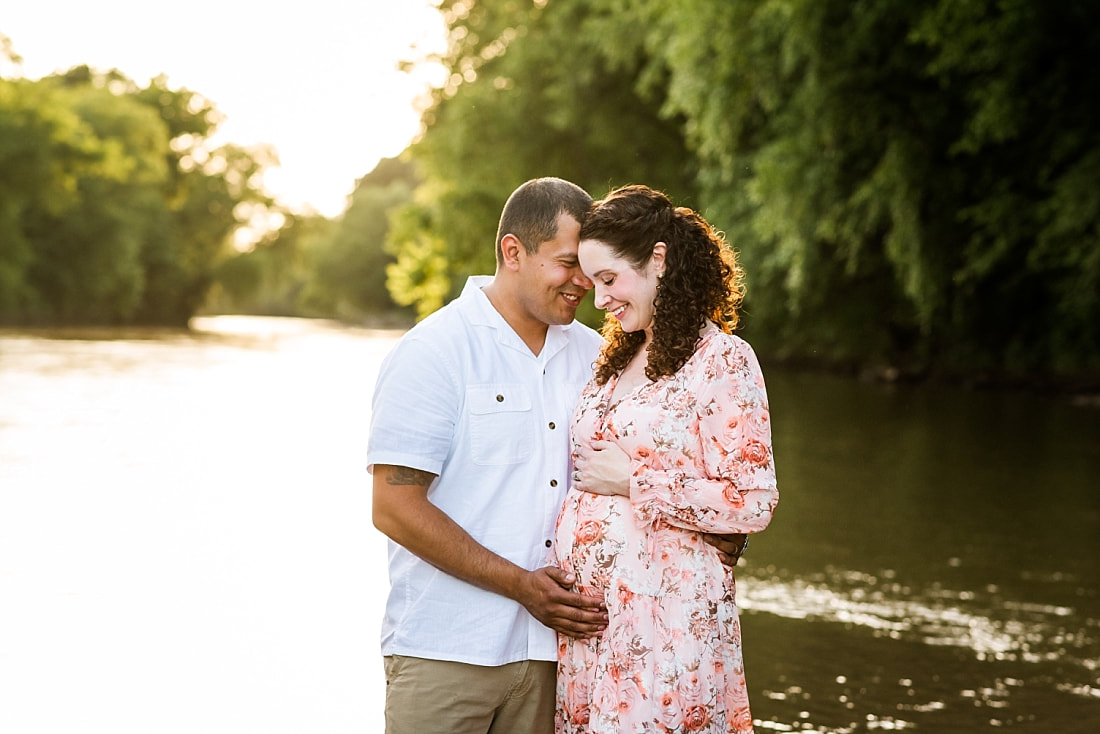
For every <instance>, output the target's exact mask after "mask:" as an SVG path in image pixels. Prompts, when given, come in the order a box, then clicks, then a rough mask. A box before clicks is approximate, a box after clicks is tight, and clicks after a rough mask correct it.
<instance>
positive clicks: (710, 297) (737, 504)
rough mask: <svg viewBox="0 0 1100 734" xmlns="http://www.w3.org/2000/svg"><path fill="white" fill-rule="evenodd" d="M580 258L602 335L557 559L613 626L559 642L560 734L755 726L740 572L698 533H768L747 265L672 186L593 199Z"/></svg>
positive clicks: (771, 506)
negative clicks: (746, 318) (742, 325)
mask: <svg viewBox="0 0 1100 734" xmlns="http://www.w3.org/2000/svg"><path fill="white" fill-rule="evenodd" d="M579 258H580V264H581V268H582V269H583V270H584V273H585V275H586V276H587V277H588V278H589V279H590V280H592V281H593V283H594V284H595V292H596V306H597V307H599V308H601V309H604V310H605V311H606V312H607V317H606V321H605V324H604V327H603V333H604V336H605V337H606V339H607V341H606V344H605V345H604V347H603V350H602V352H601V354H600V358H599V360H598V361H597V364H596V372H595V375H594V377H593V379H592V380H591V381H590V382H589V384H588V385H587V387H586V388H585V390H584V392H583V394H582V396H581V399H580V402H579V404H578V407H577V410H576V414H575V416H574V420H573V426H572V446H573V460H574V466H575V468H576V472H575V473H574V476H573V480H574V481H573V483H572V486H571V488H570V490H569V492H568V494H567V497H566V500H565V504H564V507H563V509H562V513H561V516H560V518H559V520H558V528H557V543H556V548H557V553H558V564H559V565H560V566H561V568H563V569H564V570H565V571H568V572H572V573H574V574H575V575H576V579H577V581H576V590H577V591H579V592H581V593H584V594H592V595H599V596H603V598H604V599H605V602H606V605H607V609H608V615H609V624H608V627H607V629H606V630H605V631H604V633H603V634H602V635H600V636H598V637H594V638H590V639H574V638H570V637H566V636H559V662H558V691H557V719H556V727H557V731H558V732H563V733H564V732H598V733H608V734H610V733H611V732H614V733H615V734H618V733H620V732H713V733H718V732H722V733H731V732H735V733H737V734H745V732H752V716H751V714H750V713H749V701H748V694H747V691H746V688H745V675H744V667H743V665H742V657H741V630H740V624H739V621H738V614H737V606H736V602H735V600H734V578H733V570H732V569H731V568H727V567H726V566H723V565H722V563H721V561H720V560H719V557H718V553H717V551H716V550H715V549H714V548H712V547H711V546H709V545H708V544H707V543H706V542H704V540H703V539H702V535H703V534H704V533H757V532H760V531H761V530H763V529H764V528H765V527H767V525H768V523H769V521H770V520H771V517H772V513H773V512H774V510H775V506H776V504H777V502H778V493H777V490H776V481H775V468H774V464H773V462H772V451H771V426H770V423H769V413H768V400H767V394H766V392H765V388H764V380H763V377H762V376H761V372H760V367H759V364H758V363H757V360H756V356H755V354H754V353H753V351H752V349H751V348H750V347H749V345H748V344H747V343H746V342H745V341H743V340H742V339H740V338H739V337H736V336H733V335H732V334H731V333H730V332H731V331H732V329H733V328H734V327H735V326H736V325H737V321H738V307H739V305H740V301H741V297H742V293H743V288H742V285H741V279H742V276H743V272H742V270H741V268H740V266H739V265H738V264H737V261H736V259H735V256H734V254H733V252H732V251H731V250H730V249H729V247H728V246H727V245H726V243H725V242H724V241H723V240H722V238H721V237H720V236H719V235H718V234H717V233H716V232H715V231H714V230H713V228H712V227H711V226H710V225H709V224H708V223H707V222H706V221H705V220H704V219H702V217H700V216H699V215H698V214H696V213H695V212H693V211H692V210H690V209H686V208H683V207H674V206H673V205H672V204H671V203H670V202H669V200H668V198H667V197H665V195H664V194H662V193H660V192H658V191H654V190H653V189H650V188H647V187H645V186H627V187H623V188H621V189H617V190H615V191H613V192H611V193H610V194H609V195H608V196H607V197H606V198H604V199H603V200H601V201H598V202H596V203H595V204H594V205H593V208H592V210H591V211H590V212H589V215H588V217H587V219H586V220H585V222H584V224H583V226H582V229H581V244H580V251H579Z"/></svg>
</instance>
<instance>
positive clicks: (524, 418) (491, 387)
mask: <svg viewBox="0 0 1100 734" xmlns="http://www.w3.org/2000/svg"><path fill="white" fill-rule="evenodd" d="M466 413H467V417H468V421H469V429H470V447H471V450H472V453H473V460H474V463H475V464H484V465H500V464H518V463H519V462H521V461H523V460H525V459H526V458H528V457H529V456H530V455H531V452H532V451H533V450H534V448H535V446H534V436H535V415H534V412H533V411H532V409H531V396H530V394H529V393H528V392H527V389H526V388H525V387H524V386H523V385H519V384H507V383H494V384H487V385H471V386H469V387H467V388H466Z"/></svg>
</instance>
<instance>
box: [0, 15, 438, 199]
mask: <svg viewBox="0 0 1100 734" xmlns="http://www.w3.org/2000/svg"><path fill="white" fill-rule="evenodd" d="M443 31H444V29H443V22H442V19H441V18H440V15H439V12H438V11H437V10H436V9H435V7H434V5H433V4H432V3H431V1H430V0H311V1H310V2H308V3H293V4H288V3H271V2H260V0H192V1H191V2H189V3H187V4H186V5H178V4H170V3H169V4H165V3H150V2H147V1H146V0H91V2H89V1H88V0H59V1H58V2H13V3H7V4H6V6H5V8H4V12H3V14H0V35H5V36H7V37H8V38H9V39H10V40H11V44H12V48H13V50H14V51H15V53H17V54H18V55H19V56H21V57H22V58H23V64H22V67H21V68H19V67H17V68H16V69H15V73H14V74H13V73H12V72H11V70H9V69H6V68H5V69H3V73H4V76H9V77H10V76H25V77H27V78H31V79H37V78H39V77H42V76H45V75H48V74H51V73H53V72H55V71H65V70H67V69H69V68H71V67H73V66H77V65H80V64H87V65H88V66H90V67H92V68H93V69H96V70H99V71H107V70H110V69H112V68H116V69H118V70H119V71H121V72H122V73H123V74H125V75H126V76H128V77H130V78H131V79H133V80H134V81H136V82H137V83H138V84H140V85H145V84H146V83H147V82H148V81H149V80H150V79H151V78H153V77H155V76H157V75H159V74H164V75H166V76H167V77H168V84H169V86H170V87H172V88H181V87H183V88H187V89H190V90H192V91H194V92H198V93H200V94H202V95H203V96H204V97H206V98H207V99H209V100H211V101H212V102H213V103H214V105H215V106H216V107H217V108H218V110H219V111H220V112H221V113H222V114H223V115H225V117H226V120H225V122H223V123H222V125H221V127H220V128H219V130H218V134H217V136H216V137H215V138H214V140H213V142H214V143H216V144H220V143H225V142H232V143H235V144H238V145H243V146H253V145H270V146H272V147H273V148H274V149H275V151H276V153H277V156H278V159H279V163H280V165H279V166H278V167H271V168H269V169H268V172H267V174H266V176H265V178H264V182H265V185H266V187H267V189H268V191H269V192H270V193H271V194H272V195H274V196H275V197H276V198H277V199H278V200H279V201H280V202H281V203H283V204H284V205H286V206H287V207H289V208H291V209H292V210H295V211H299V212H307V211H310V210H313V211H316V212H319V213H321V214H323V215H325V216H329V217H332V216H336V215H338V214H340V213H341V212H342V211H343V209H344V207H345V205H346V198H347V196H348V195H349V194H350V193H351V191H352V189H353V188H354V186H355V181H356V179H358V178H360V177H362V176H363V175H365V174H367V173H369V172H370V171H371V169H373V168H374V166H375V165H376V164H377V163H378V161H379V160H380V159H381V158H384V157H392V156H395V155H397V154H398V153H400V152H401V151H402V150H404V148H405V147H406V146H407V145H408V144H409V143H410V142H411V141H412V139H413V138H414V137H415V135H416V133H417V131H418V129H419V112H418V111H417V108H416V102H417V101H418V100H420V99H422V98H423V96H424V94H425V93H426V91H427V89H428V87H429V85H430V84H438V83H439V76H440V71H439V69H438V68H437V67H433V66H431V65H427V64H424V65H420V66H419V67H417V68H415V69H414V71H412V72H410V73H405V72H402V71H399V70H398V68H397V67H398V64H399V62H401V61H415V60H418V59H423V58H424V57H426V56H427V55H428V54H430V53H432V52H437V51H439V50H441V48H442V46H443Z"/></svg>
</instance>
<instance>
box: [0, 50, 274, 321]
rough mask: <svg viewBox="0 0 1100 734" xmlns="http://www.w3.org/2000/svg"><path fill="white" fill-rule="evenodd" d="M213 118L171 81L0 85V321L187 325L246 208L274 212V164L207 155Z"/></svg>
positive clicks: (237, 151)
mask: <svg viewBox="0 0 1100 734" xmlns="http://www.w3.org/2000/svg"><path fill="white" fill-rule="evenodd" d="M5 48H7V49H8V50H7V51H6V53H7V54H8V56H9V57H11V56H12V55H13V53H12V52H11V51H10V43H9V44H8V45H7V46H6V47H5ZM219 121H220V115H219V113H218V112H217V110H216V108H215V107H214V105H213V104H212V103H211V102H210V101H209V100H206V99H205V98H204V97H202V96H201V95H199V94H197V93H195V92H191V91H189V90H186V89H171V88H169V87H168V86H167V83H166V81H165V79H164V78H157V79H153V80H152V81H150V83H149V84H148V85H147V86H146V87H144V88H141V87H139V86H138V85H136V84H135V83H134V82H133V81H132V80H130V79H129V78H127V77H126V76H125V75H123V74H122V73H121V72H118V71H110V72H105V73H104V72H98V71H94V70H92V69H89V68H88V67H86V66H79V67H74V68H73V69H70V70H69V71H68V72H66V73H64V74H59V75H53V76H49V77H45V78H43V79H40V80H36V81H32V80H28V79H22V78H14V79H8V78H0V322H3V323H8V324H58V323H64V324H81V323H85V324H116V323H149V324H174V325H185V324H186V323H187V321H188V319H189V318H190V317H191V316H192V315H193V314H194V313H195V311H196V310H197V309H198V308H199V307H200V306H201V304H202V303H203V300H204V299H205V296H206V292H207V290H208V289H209V287H210V285H211V283H212V282H213V280H212V279H213V274H214V271H215V265H216V262H217V260H218V258H219V257H221V256H223V255H224V254H225V253H226V248H227V246H228V244H229V240H230V235H231V234H232V233H233V232H234V231H235V230H236V229H237V228H238V227H239V226H240V225H241V224H242V223H243V221H242V218H241V214H240V212H241V206H242V204H249V203H251V204H256V205H259V206H266V205H268V204H270V201H269V200H268V198H267V196H266V195H265V194H264V193H263V192H262V191H261V189H260V186H259V181H258V179H257V174H258V173H259V172H260V171H261V170H262V168H263V166H264V165H265V164H268V163H270V162H271V160H272V158H271V156H270V154H269V153H268V152H267V151H265V150H262V149H256V150H246V149H243V148H241V147H239V146H233V145H226V146H219V147H213V146H211V145H210V144H209V139H210V136H211V135H212V134H213V132H214V130H215V128H216V126H217V124H218V122H219Z"/></svg>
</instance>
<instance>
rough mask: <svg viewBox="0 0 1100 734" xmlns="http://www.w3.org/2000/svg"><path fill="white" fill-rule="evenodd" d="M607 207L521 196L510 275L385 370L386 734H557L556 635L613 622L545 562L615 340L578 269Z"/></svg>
mask: <svg viewBox="0 0 1100 734" xmlns="http://www.w3.org/2000/svg"><path fill="white" fill-rule="evenodd" d="M591 201H592V199H591V197H590V196H589V195H588V194H587V193H586V192H585V191H584V190H583V189H581V188H579V187H578V186H576V185H574V184H572V183H569V182H567V181H563V180H561V179H557V178H539V179H534V180H531V181H528V182H526V183H524V184H523V185H521V186H520V187H519V188H518V189H516V190H515V191H514V192H513V193H512V195H511V196H510V197H509V199H508V201H507V203H506V204H505V206H504V211H503V213H502V215H501V219H500V224H499V227H498V230H497V237H496V272H495V274H494V275H493V276H492V277H491V278H490V277H485V276H475V277H471V278H470V279H469V280H468V281H467V283H466V287H465V289H464V290H463V292H462V294H461V296H460V297H459V298H458V299H457V300H455V301H454V302H452V303H450V304H448V305H447V306H445V307H444V308H442V309H440V310H439V311H438V312H436V313H435V314H433V315H431V316H430V317H428V318H427V319H425V320H424V321H423V322H421V323H420V324H418V325H417V326H415V327H414V328H413V329H411V330H410V331H409V332H408V333H407V334H406V335H405V336H404V337H403V338H402V339H401V341H400V342H399V343H398V344H397V346H396V347H395V348H394V350H393V351H392V352H391V353H390V355H389V356H388V357H387V358H386V360H385V362H384V363H383V365H382V369H381V371H380V374H379V377H378V382H377V385H376V387H375V394H374V402H373V409H372V418H371V431H370V442H369V446H368V457H367V461H368V468H369V470H370V471H371V472H372V473H373V477H374V479H373V492H374V502H373V519H374V524H375V526H376V527H377V528H378V529H379V530H381V531H382V532H383V533H385V534H386V535H387V536H389V538H390V540H391V543H390V582H391V589H390V595H389V598H388V600H387V604H386V612H385V617H384V620H383V624H382V654H383V656H384V657H385V667H386V731H387V734H425V733H431V732H439V733H440V734H442V733H444V732H445V733H446V734H467V733H469V734H487V733H491V734H508V733H509V732H531V733H532V734H542V733H544V732H545V733H547V734H549V732H552V731H553V722H554V695H555V660H556V658H557V639H556V635H555V631H557V632H560V633H562V634H565V635H569V636H573V637H587V636H591V635H594V634H597V633H599V632H600V631H601V630H602V629H603V628H604V627H605V625H606V624H607V614H606V610H605V609H604V607H603V604H602V600H600V599H594V598H591V597H585V596H582V595H580V594H577V593H575V592H572V591H570V586H571V585H572V583H573V579H572V578H571V577H569V576H567V575H566V574H564V573H563V572H562V571H561V570H560V569H558V568H555V567H552V566H548V565H547V563H546V560H547V559H548V558H550V557H552V555H553V539H554V525H555V521H556V519H557V514H558V511H559V509H560V508H561V503H562V499H563V496H564V493H565V489H566V486H567V483H568V479H569V473H570V469H571V467H570V459H569V450H568V447H569V443H568V432H569V422H570V419H571V417H572V414H573V407H574V405H575V403H576V401H577V398H578V396H579V394H580V391H581V388H582V387H583V386H584V384H585V383H586V382H587V381H588V379H589V377H591V374H592V365H593V362H594V361H595V358H596V355H597V353H598V351H599V346H600V343H601V338H600V336H599V335H598V334H597V333H596V332H594V331H593V330H591V329H589V328H588V327H586V326H584V325H582V324H580V323H578V322H576V321H574V315H575V313H576V309H577V305H578V304H579V303H580V301H581V299H582V298H583V297H584V295H585V293H586V292H587V291H588V290H589V289H590V288H591V287H592V283H591V282H590V281H589V280H588V279H587V278H585V276H584V274H583V273H582V272H581V270H580V267H579V265H578V261H577V247H578V244H579V233H580V224H581V221H582V220H583V218H584V216H585V214H586V212H587V210H588V208H589V205H590V204H591ZM735 547H736V545H727V546H726V547H725V548H724V549H725V550H727V551H732V550H733V548H735ZM721 549H723V548H720V550H721ZM727 562H729V561H728V560H727Z"/></svg>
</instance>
